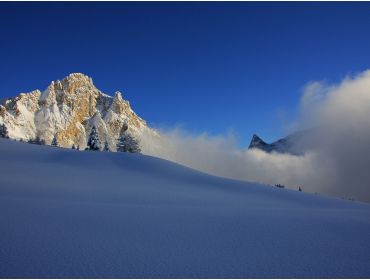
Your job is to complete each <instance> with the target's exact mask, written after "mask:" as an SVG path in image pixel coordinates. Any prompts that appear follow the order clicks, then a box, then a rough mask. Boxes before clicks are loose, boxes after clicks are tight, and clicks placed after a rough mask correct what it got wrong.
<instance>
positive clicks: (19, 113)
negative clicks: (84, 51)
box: [0, 73, 157, 150]
mask: <svg viewBox="0 0 370 280" xmlns="http://www.w3.org/2000/svg"><path fill="white" fill-rule="evenodd" d="M0 102H1V103H0V104H1V105H0V124H2V123H4V124H5V125H6V127H7V129H8V132H9V137H10V138H13V139H23V140H29V139H34V138H36V137H40V138H41V139H43V140H45V142H46V144H50V143H51V142H52V139H53V138H54V137H56V139H57V142H58V144H59V146H62V147H71V146H72V145H73V144H74V145H76V146H77V145H79V146H80V147H81V148H84V147H85V146H86V142H87V137H88V135H89V133H90V131H91V129H92V127H93V126H95V127H96V129H97V132H98V135H99V138H100V140H101V141H104V142H105V141H107V142H108V145H109V147H110V149H111V150H115V146H116V141H117V139H118V137H119V135H120V133H121V132H122V130H125V129H126V128H127V132H128V133H130V134H132V135H133V136H135V137H136V138H138V139H139V140H140V138H141V137H142V135H143V134H144V133H145V134H146V135H156V134H157V133H156V132H155V131H154V130H153V129H151V128H149V127H148V125H147V124H146V122H145V121H144V120H143V119H142V118H140V117H139V116H138V115H137V114H136V113H135V112H134V111H133V110H132V109H131V107H130V103H129V102H128V101H126V100H124V99H123V97H122V94H121V93H120V92H118V91H117V92H116V93H115V95H114V97H112V96H109V95H107V94H104V93H103V92H101V91H100V90H99V89H97V88H96V87H95V85H94V84H93V81H92V79H91V78H90V77H88V76H86V75H84V74H81V73H73V74H70V75H69V76H67V77H65V78H64V79H62V80H57V81H53V82H51V84H50V85H49V86H48V87H47V89H46V90H44V91H43V92H41V91H40V90H34V91H32V92H29V93H21V94H19V95H18V96H16V97H14V98H8V99H6V100H2V101H0Z"/></svg>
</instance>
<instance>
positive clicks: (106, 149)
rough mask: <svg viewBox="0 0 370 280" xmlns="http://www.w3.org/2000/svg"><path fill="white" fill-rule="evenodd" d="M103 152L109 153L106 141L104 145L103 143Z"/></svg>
mask: <svg viewBox="0 0 370 280" xmlns="http://www.w3.org/2000/svg"><path fill="white" fill-rule="evenodd" d="M103 151H104V152H110V150H109V145H108V142H107V141H105V143H104V149H103Z"/></svg>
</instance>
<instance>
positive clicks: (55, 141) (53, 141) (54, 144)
mask: <svg viewBox="0 0 370 280" xmlns="http://www.w3.org/2000/svg"><path fill="white" fill-rule="evenodd" d="M51 145H52V146H55V147H57V146H59V144H58V140H57V138H56V136H55V135H54V138H53V140H52V141H51Z"/></svg>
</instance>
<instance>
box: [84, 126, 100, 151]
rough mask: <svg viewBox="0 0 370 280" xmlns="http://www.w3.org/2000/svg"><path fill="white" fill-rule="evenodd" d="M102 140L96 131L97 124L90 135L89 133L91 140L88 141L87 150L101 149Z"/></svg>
mask: <svg viewBox="0 0 370 280" xmlns="http://www.w3.org/2000/svg"><path fill="white" fill-rule="evenodd" d="M100 146H101V143H100V140H99V136H98V133H97V131H96V128H95V126H93V127H92V129H91V132H90V135H89V140H88V141H87V150H90V151H100Z"/></svg>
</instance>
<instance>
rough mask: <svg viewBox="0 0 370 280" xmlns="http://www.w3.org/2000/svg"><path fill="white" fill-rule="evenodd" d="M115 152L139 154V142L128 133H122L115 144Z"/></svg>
mask: <svg viewBox="0 0 370 280" xmlns="http://www.w3.org/2000/svg"><path fill="white" fill-rule="evenodd" d="M117 152H129V153H140V152H141V149H140V146H139V142H138V141H137V140H136V139H135V138H134V137H133V136H131V135H130V134H129V133H127V132H124V133H122V134H121V137H120V138H119V139H118V142H117Z"/></svg>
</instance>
